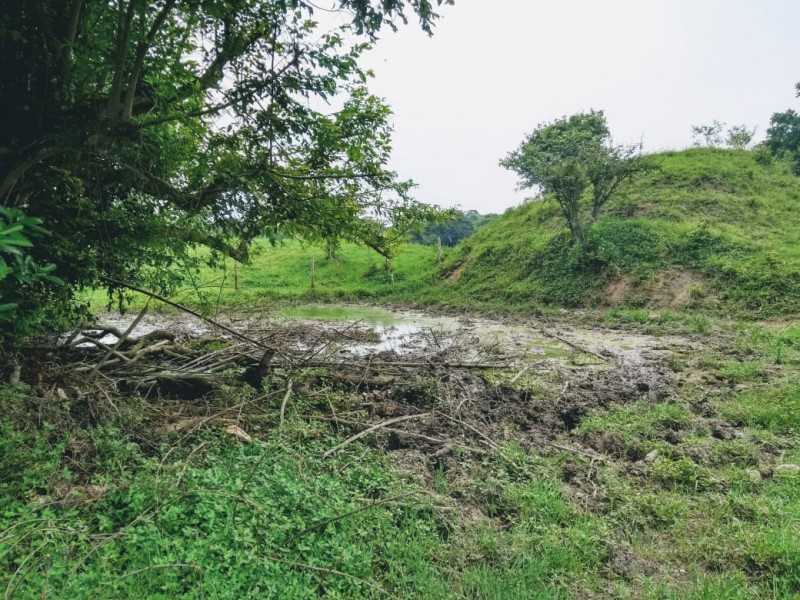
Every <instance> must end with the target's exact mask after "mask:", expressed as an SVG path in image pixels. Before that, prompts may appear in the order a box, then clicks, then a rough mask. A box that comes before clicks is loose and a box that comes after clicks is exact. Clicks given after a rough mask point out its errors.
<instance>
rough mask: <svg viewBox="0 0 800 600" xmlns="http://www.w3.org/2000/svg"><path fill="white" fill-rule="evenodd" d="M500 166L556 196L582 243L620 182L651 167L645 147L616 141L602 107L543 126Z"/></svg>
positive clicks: (524, 186) (525, 183)
mask: <svg viewBox="0 0 800 600" xmlns="http://www.w3.org/2000/svg"><path fill="white" fill-rule="evenodd" d="M500 164H501V165H502V166H504V167H505V168H507V169H510V170H512V171H514V172H516V173H517V175H519V178H520V188H522V189H529V188H534V189H536V190H537V191H538V192H539V193H541V194H542V195H548V194H551V195H552V197H553V198H554V199H555V201H556V202H557V203H558V205H559V207H560V208H561V213H562V214H563V216H564V219H565V220H566V222H567V226H568V227H569V230H570V234H571V235H572V239H573V241H575V242H579V243H580V242H583V241H584V239H585V236H586V231H587V230H588V228H589V226H591V224H592V223H594V222H595V221H596V220H597V219H598V218H599V216H600V212H601V210H602V209H603V207H604V206H605V205H606V203H607V202H608V200H609V199H610V198H611V196H612V194H613V193H614V192H615V191H616V189H617V187H618V186H619V184H620V183H622V182H623V181H624V180H625V179H627V178H629V177H631V176H632V175H634V174H635V173H637V172H639V171H641V170H642V169H643V168H645V167H646V166H647V163H646V161H645V160H644V159H643V158H642V156H641V148H640V146H638V145H614V144H613V143H612V141H611V133H610V131H609V129H608V124H607V123H606V118H605V116H604V115H603V112H602V111H591V112H588V113H579V114H575V115H572V116H570V117H562V118H561V119H557V120H556V121H554V122H552V123H543V124H541V125H539V126H538V127H537V128H536V129H535V130H534V131H533V133H531V134H530V135H528V136H527V137H526V138H525V140H524V141H523V142H522V144H520V146H519V148H517V149H516V150H515V151H513V152H511V153H510V154H508V156H506V158H504V159H503V160H501V161H500Z"/></svg>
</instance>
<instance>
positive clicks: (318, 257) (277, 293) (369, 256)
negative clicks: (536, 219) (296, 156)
mask: <svg viewBox="0 0 800 600" xmlns="http://www.w3.org/2000/svg"><path fill="white" fill-rule="evenodd" d="M446 250H449V249H446ZM312 257H313V258H314V265H315V267H314V269H315V286H314V289H313V290H312V289H311V258H312ZM251 258H252V260H251V262H250V263H249V264H246V265H239V267H238V275H239V289H238V290H237V289H235V288H234V271H233V262H232V261H231V260H227V261H226V263H225V265H224V266H223V267H220V268H216V269H210V268H207V267H203V268H201V269H200V272H199V273H192V274H191V275H188V276H187V277H186V279H185V281H186V286H185V287H184V289H183V290H181V291H179V292H177V293H176V294H175V295H174V297H173V299H174V300H176V301H179V302H182V303H184V304H188V305H191V306H196V307H198V306H199V307H203V306H205V307H206V308H213V306H215V305H217V304H220V305H225V306H227V305H233V304H239V303H243V302H244V303H247V302H272V301H277V302H282V303H285V302H295V301H306V302H307V301H317V300H325V301H333V300H369V299H379V298H389V299H393V300H396V301H406V302H411V301H414V300H415V299H416V298H417V297H418V296H419V295H420V293H421V291H422V290H424V289H426V288H429V287H431V286H433V285H434V284H435V283H436V277H437V274H436V248H435V247H433V246H421V245H406V246H403V247H401V248H400V249H399V250H398V251H397V254H396V256H395V258H394V260H393V262H392V267H391V268H392V272H393V275H394V282H393V281H392V276H391V274H390V272H389V270H387V265H386V261H385V260H384V258H383V257H382V256H380V255H379V254H378V253H376V252H375V251H373V250H370V249H369V248H366V247H363V246H358V245H356V244H352V243H343V244H342V247H341V250H340V251H339V252H338V253H337V255H336V258H334V259H329V258H327V257H326V254H325V248H324V246H323V245H319V244H309V243H302V242H298V241H286V242H280V243H278V244H277V245H276V246H271V245H270V244H269V243H267V242H266V241H263V240H259V241H257V242H256V243H255V245H254V248H253V249H252V252H251ZM133 298H134V300H133V306H134V308H135V307H136V306H141V305H142V304H143V302H144V298H143V297H141V296H139V295H137V294H134V295H133ZM89 300H90V301H91V303H92V305H93V307H95V308H98V309H99V308H101V307H102V306H103V305H104V304H106V303H107V301H108V298H107V296H106V293H105V291H104V290H95V291H94V292H93V293H91V294H90V295H89Z"/></svg>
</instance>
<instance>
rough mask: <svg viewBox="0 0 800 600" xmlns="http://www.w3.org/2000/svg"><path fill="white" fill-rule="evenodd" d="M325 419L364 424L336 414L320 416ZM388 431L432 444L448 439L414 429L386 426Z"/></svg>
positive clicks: (349, 423)
mask: <svg viewBox="0 0 800 600" xmlns="http://www.w3.org/2000/svg"><path fill="white" fill-rule="evenodd" d="M320 418H321V419H322V420H323V421H333V422H334V423H344V424H345V425H363V423H359V422H358V421H350V420H349V419H341V418H339V417H337V416H336V415H335V414H334V415H333V418H330V417H320ZM383 429H385V430H386V431H390V432H392V433H397V434H400V435H407V436H409V437H413V438H417V439H420V440H425V441H426V442H431V443H432V444H446V443H447V440H440V439H439V438H435V437H431V436H429V435H422V434H421V433H416V432H413V431H406V430H405V429H395V428H394V427H384V428H383Z"/></svg>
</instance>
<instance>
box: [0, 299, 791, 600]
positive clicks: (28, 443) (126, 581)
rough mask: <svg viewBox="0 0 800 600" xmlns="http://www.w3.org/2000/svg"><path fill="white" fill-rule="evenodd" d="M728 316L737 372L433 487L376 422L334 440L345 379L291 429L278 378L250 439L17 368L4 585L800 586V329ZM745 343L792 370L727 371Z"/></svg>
mask: <svg viewBox="0 0 800 600" xmlns="http://www.w3.org/2000/svg"><path fill="white" fill-rule="evenodd" d="M334 308H335V307H334ZM292 310H295V311H296V312H297V313H298V315H299V316H303V315H305V314H306V313H304V312H303V311H302V309H292V308H289V309H288V311H289V312H292ZM330 312H331V315H333V316H335V315H336V311H335V310H333V311H330ZM367 312H368V311H367ZM623 314H626V313H623ZM676 318H677V317H676ZM634 319H635V317H634ZM649 319H650V320H653V319H654V317H653V315H649ZM670 322H672V321H670ZM721 334H725V335H727V336H728V337H727V338H725V342H724V344H722V345H721V346H720V349H719V350H717V351H715V353H714V355H713V356H706V357H705V360H704V362H703V361H698V360H697V359H699V358H703V356H702V355H699V354H698V355H695V356H694V357H693V358H692V357H687V360H690V361H691V360H694V361H696V363H694V364H695V366H694V367H693V369H695V370H697V371H698V374H699V373H702V372H703V371H704V370H705V372H706V373H707V374H708V375H713V376H715V377H719V378H720V379H719V383H715V384H713V385H710V386H709V387H702V386H700V387H698V386H697V385H696V384H687V385H685V386H682V387H679V388H676V390H677V394H678V395H677V397H675V398H672V399H670V400H668V401H663V402H658V403H653V402H650V401H647V400H640V401H637V402H633V403H629V404H613V405H611V406H610V407H608V408H606V409H601V410H594V411H592V412H590V413H589V414H587V415H586V416H585V417H584V418H583V420H582V421H581V423H580V424H579V426H578V427H577V428H576V429H575V430H573V431H572V432H570V433H569V434H563V435H562V436H561V437H560V438H558V439H556V440H555V443H556V447H554V446H550V445H549V444H547V443H544V445H543V446H541V447H538V448H537V447H533V448H523V447H522V446H521V445H520V444H519V443H516V442H513V441H512V442H507V443H504V444H502V445H501V446H500V447H499V448H498V449H496V450H494V451H492V452H490V453H488V454H482V455H478V457H477V458H476V459H474V460H475V462H470V461H471V460H473V459H471V458H470V456H469V454H467V453H459V452H455V453H454V457H455V460H457V461H459V462H462V463H463V466H462V467H461V468H452V465H453V463H450V465H451V468H448V469H445V468H443V467H442V466H440V467H439V468H438V469H436V470H435V472H434V473H433V474H432V479H433V481H432V483H431V484H430V485H423V482H422V481H421V480H417V479H415V478H414V477H409V476H408V475H407V474H406V475H403V474H401V473H400V472H398V471H397V470H396V469H395V468H394V463H393V461H392V460H391V457H390V455H389V454H387V453H385V452H383V451H379V450H376V449H375V448H374V447H372V446H369V445H368V444H364V445H362V443H361V442H358V443H353V444H351V445H349V446H347V447H346V448H344V449H343V450H342V451H340V452H338V453H336V454H334V455H333V456H331V457H329V458H327V459H323V458H322V454H323V452H324V451H325V450H327V449H328V448H331V447H332V446H333V445H335V444H336V443H337V442H339V441H341V438H337V437H335V436H334V435H333V434H332V433H331V429H330V426H329V424H327V423H325V422H321V421H317V420H315V417H314V415H315V414H316V413H315V409H314V407H315V406H319V405H320V404H323V405H325V406H326V409H325V410H326V412H327V406H328V402H330V403H331V405H333V406H336V407H337V411H343V410H347V407H348V406H350V403H352V402H356V403H357V402H359V401H360V400H359V398H358V397H356V398H351V397H350V396H348V394H347V392H344V391H340V392H336V391H330V390H328V391H325V392H319V391H317V392H316V393H314V394H312V395H311V396H309V397H307V398H306V397H304V396H303V392H302V391H298V392H297V394H296V395H295V396H294V397H293V398H292V401H291V403H290V405H289V409H288V412H287V419H286V423H285V424H284V425H283V426H282V427H281V426H279V425H278V424H277V422H276V414H277V410H278V404H279V403H280V397H279V396H275V395H273V396H270V397H267V398H266V399H262V400H261V401H260V402H261V404H259V408H258V410H256V411H254V412H244V413H242V419H243V425H244V426H245V428H246V429H248V430H249V431H250V432H251V433H253V434H254V436H255V437H256V440H255V441H254V442H253V443H251V444H240V443H237V442H236V440H235V439H233V438H232V437H231V436H229V435H226V434H225V433H223V431H222V428H221V427H220V426H215V425H210V426H207V427H205V428H203V429H201V430H199V431H195V432H192V433H184V432H177V431H175V432H171V431H170V430H169V429H168V428H164V427H163V425H160V424H159V419H163V416H164V411H165V410H167V411H168V410H175V409H174V408H171V407H170V406H169V405H162V406H160V408H159V409H158V411H155V412H154V411H152V410H151V408H150V407H149V406H148V404H146V403H145V402H143V401H141V400H139V399H137V398H128V399H125V401H124V402H118V403H117V406H116V408H113V407H110V406H104V405H102V404H98V403H97V402H95V403H94V404H92V405H89V404H87V402H86V400H85V399H82V398H70V399H67V400H60V401H54V400H53V399H52V398H40V397H36V396H34V395H28V394H26V393H25V392H24V391H22V390H10V389H8V388H5V389H2V390H0V403H1V404H2V406H3V408H4V410H3V414H2V416H0V456H2V457H3V459H2V461H1V462H0V589H2V590H4V591H5V593H6V595H7V596H8V597H13V598H38V597H42V596H46V597H53V598H83V597H96V598H119V597H133V596H138V597H148V598H200V597H202V598H206V597H214V598H243V597H263V598H292V599H293V598H315V597H320V596H322V597H329V598H383V597H386V596H389V597H400V598H420V599H427V598H433V599H436V598H440V599H443V600H444V599H485V598H491V599H498V600H506V599H507V600H514V599H516V598H565V599H566V598H573V597H580V598H609V597H613V598H665V599H666V598H676V599H677V598H698V599H700V598H702V599H706V598H707V599H712V598H730V599H737V598H747V599H751V598H752V599H756V598H777V599H783V598H786V599H788V598H793V597H796V595H797V594H799V593H800V475H797V474H793V473H791V472H777V471H774V468H775V467H776V465H778V464H782V463H794V464H798V463H800V443H798V435H800V395H798V390H800V379H799V378H798V376H799V375H800V356H798V352H797V351H798V350H800V348H798V346H797V343H796V342H797V339H798V338H797V327H796V326H790V327H786V326H782V327H779V328H777V327H776V328H771V327H764V326H757V325H753V324H743V325H735V324H734V325H732V326H731V328H730V329H729V330H717V331H715V332H714V334H713V335H714V337H716V336H719V335H721ZM710 339H712V338H711V337H708V338H707V340H710ZM778 348H780V351H778V350H777V349H778ZM737 361H742V363H743V364H749V363H754V364H757V365H759V366H760V367H761V368H763V369H764V370H765V373H768V374H770V377H771V378H772V379H773V380H774V379H776V378H777V380H776V381H764V380H763V379H762V378H760V377H756V378H750V377H744V378H739V379H736V380H732V379H730V378H728V377H725V373H726V372H727V371H730V370H731V369H732V367H731V365H733V364H737ZM438 385H439V382H438V380H435V379H432V380H430V381H427V380H423V381H422V382H420V385H419V386H418V387H419V389H418V390H416V393H418V394H427V395H428V396H431V397H433V396H435V395H436V394H437V393H438V392H437V389H438V387H437V386H438ZM517 385H519V386H522V387H521V388H520V389H523V388H524V389H529V388H530V389H531V390H535V391H536V394H535V396H536V397H537V398H540V400H538V401H542V400H541V397H543V394H545V393H546V389H547V388H546V386H545V387H542V386H543V381H541V380H540V379H537V378H535V377H534V378H531V377H528V378H525V379H520V380H519V381H518V382H517ZM297 389H298V390H302V389H303V387H302V386H301V385H300V383H299V382H298V387H297ZM709 391H713V392H714V395H713V396H712V397H713V398H714V399H715V400H714V401H713V402H712V403H708V402H706V401H705V400H704V398H705V397H706V394H707V393H708V392H709ZM320 393H323V394H324V395H325V397H324V398H321V397H320ZM252 399H253V398H252V394H248V393H247V392H241V393H240V396H237V397H230V398H227V399H226V401H227V403H228V404H229V405H234V404H237V403H240V402H242V401H250V400H252ZM720 424H721V425H720ZM720 426H722V427H723V428H728V429H730V428H732V427H735V428H737V429H736V435H733V436H720V435H719V433H718V431H717V429H718V428H719V427H720ZM365 441H366V442H368V441H369V440H368V439H367V440H365ZM557 446H569V447H573V448H592V449H594V451H596V452H599V453H601V454H602V458H601V459H597V458H592V457H591V456H589V455H586V454H583V453H571V452H564V451H562V450H561V449H559V448H558V447H557ZM653 450H657V451H658V454H657V455H656V456H655V458H653V455H652V454H651V455H650V458H649V459H648V460H647V461H645V460H643V459H644V457H645V456H646V455H648V454H649V453H651V452H652V451H653ZM92 490H100V493H99V494H97V495H96V497H95V496H93V492H92ZM619 556H623V557H625V558H624V559H622V560H620V559H619V558H618V557H619Z"/></svg>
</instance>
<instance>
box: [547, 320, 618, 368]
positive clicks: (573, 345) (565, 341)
mask: <svg viewBox="0 0 800 600" xmlns="http://www.w3.org/2000/svg"><path fill="white" fill-rule="evenodd" d="M539 332H540V333H541V334H542V335H543V336H545V337H549V338H553V339H554V340H558V341H559V342H561V343H562V344H566V345H567V346H569V347H570V348H572V349H573V350H577V351H578V352H583V353H585V354H590V355H591V356H595V357H597V358H599V359H600V360H602V361H605V362H608V357H606V356H603V355H602V354H599V353H597V352H595V351H594V350H589V349H588V348H585V347H584V346H581V345H580V344H576V343H575V342H571V341H569V340H568V339H565V338H563V337H561V336H558V335H556V334H555V333H553V332H551V331H547V330H546V329H545V328H544V327H539Z"/></svg>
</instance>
